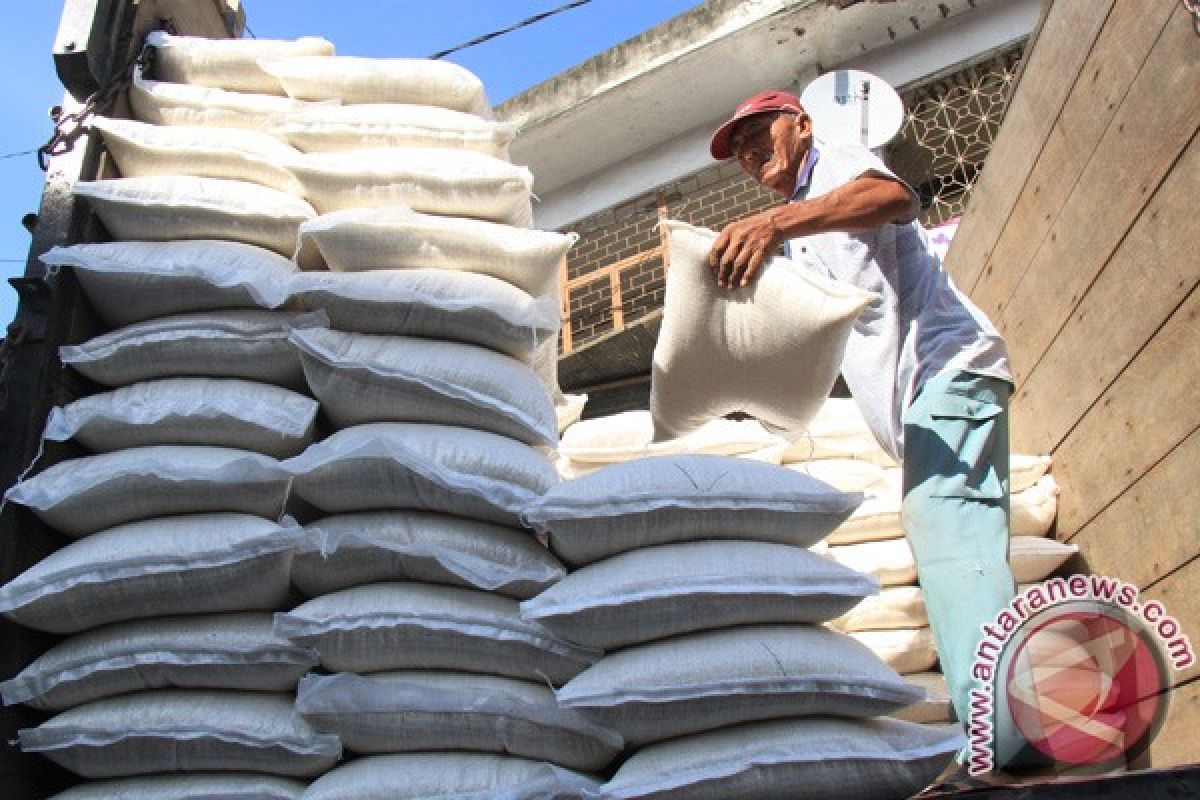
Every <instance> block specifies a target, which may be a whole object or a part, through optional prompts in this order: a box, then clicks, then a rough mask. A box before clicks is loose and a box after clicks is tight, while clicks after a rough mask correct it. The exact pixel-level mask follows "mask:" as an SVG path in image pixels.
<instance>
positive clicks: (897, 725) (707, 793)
mask: <svg viewBox="0 0 1200 800" xmlns="http://www.w3.org/2000/svg"><path fill="white" fill-rule="evenodd" d="M963 744H964V739H963V736H962V734H961V732H960V731H959V730H958V728H956V727H949V726H943V727H941V728H934V727H929V726H925V725H917V724H914V723H910V722H901V721H900V720H894V719H872V720H860V719H839V718H836V717H804V718H801V719H786V720H777V721H772V722H757V723H751V724H747V725H739V726H736V727H733V728H726V729H722V730H717V731H711V732H709V733H701V734H698V735H696V736H688V737H685V738H681V739H675V740H673V741H670V742H662V743H660V744H656V745H653V746H651V747H647V748H645V749H643V750H640V751H639V752H637V753H635V754H634V755H633V756H632V757H631V758H630V759H629V760H628V761H626V762H625V763H624V764H623V765H622V766H621V768H620V769H619V770H618V771H617V774H616V775H615V776H613V779H612V780H611V781H609V782H608V783H606V784H605V785H604V787H603V789H602V792H603V796H604V797H606V798H613V799H614V800H625V799H626V798H630V799H632V798H639V799H640V798H646V800H651V799H652V800H667V798H670V800H727V798H738V800H771V798H781V797H797V798H798V797H803V798H812V800H846V799H847V798H871V799H872V800H903V798H906V797H911V796H913V795H915V794H917V793H918V792H920V791H921V790H922V789H923V788H925V787H926V786H927V785H929V784H930V783H931V782H932V781H933V779H934V778H935V777H937V775H938V773H939V772H941V771H942V769H943V768H944V767H945V766H946V765H947V764H948V763H949V762H950V760H951V759H952V758H953V755H954V752H955V751H956V750H957V749H958V748H960V747H962V746H963Z"/></svg>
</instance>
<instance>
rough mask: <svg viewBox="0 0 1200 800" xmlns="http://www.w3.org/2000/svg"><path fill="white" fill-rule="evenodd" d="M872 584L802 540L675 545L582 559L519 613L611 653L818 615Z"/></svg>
mask: <svg viewBox="0 0 1200 800" xmlns="http://www.w3.org/2000/svg"><path fill="white" fill-rule="evenodd" d="M877 590H878V587H877V585H876V584H875V582H874V581H873V580H871V579H869V578H867V577H866V576H864V575H859V574H857V573H855V572H851V571H850V570H848V569H845V568H843V567H841V566H839V565H837V564H834V563H832V562H830V561H829V560H827V559H824V558H821V557H820V556H818V555H815V554H813V553H810V552H808V551H807V550H805V549H804V548H802V547H793V546H790V545H784V544H769V543H766V542H737V541H724V542H722V541H708V542H682V543H678V544H668V545H660V546H658V547H646V548H642V549H639V550H634V551H632V552H628V553H621V554H620V555H616V556H613V557H612V558H608V559H605V560H603V561H598V562H596V563H593V564H589V565H588V566H586V567H583V568H582V569H579V570H577V571H575V572H572V573H571V574H570V575H568V576H567V577H566V578H564V579H563V580H562V581H559V582H558V583H557V584H555V585H554V586H552V587H550V588H549V589H547V590H546V591H545V592H543V593H542V594H540V595H538V596H537V597H535V598H534V599H532V600H527V601H525V602H524V603H522V604H521V615H522V616H523V617H524V618H525V619H530V620H535V621H537V622H539V623H541V624H542V625H545V626H546V627H547V628H548V629H549V630H551V631H552V632H554V633H556V634H558V635H559V636H562V637H563V638H564V639H567V640H569V641H572V642H576V643H578V644H582V645H584V646H586V647H594V648H597V649H601V650H615V649H618V648H621V647H627V646H629V645H633V644H640V643H643V642H648V641H652V640H655V639H663V638H666V637H668V636H674V635H677V634H680V633H690V632H692V631H697V630H705V629H711V628H725V627H731V626H734V625H753V624H759V623H788V622H791V623H804V622H823V621H825V620H828V619H832V618H833V617H836V616H838V615H839V614H842V613H844V612H846V611H847V610H848V609H850V608H851V607H852V606H854V605H855V604H857V603H858V602H859V601H860V600H862V599H863V598H864V597H867V596H868V595H870V594H872V593H873V592H875V591H877Z"/></svg>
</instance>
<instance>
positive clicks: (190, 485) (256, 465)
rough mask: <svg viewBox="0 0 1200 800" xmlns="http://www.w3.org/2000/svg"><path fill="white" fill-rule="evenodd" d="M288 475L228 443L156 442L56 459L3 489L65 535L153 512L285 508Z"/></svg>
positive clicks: (274, 511)
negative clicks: (61, 459)
mask: <svg viewBox="0 0 1200 800" xmlns="http://www.w3.org/2000/svg"><path fill="white" fill-rule="evenodd" d="M287 491H288V473H287V472H286V471H285V470H284V469H283V468H282V467H281V466H280V465H279V462H278V461H276V460H275V459H274V458H271V457H270V456H264V455H262V454H260V453H251V452H249V451H247V450H236V449H234V448H230V447H200V446H191V445H158V446H154V447H136V448H131V449H129V450H117V451H114V452H111V453H101V454H99V455H94V456H83V457H82V458H74V459H68V460H67V461H61V462H59V463H58V464H55V465H54V466H51V467H48V468H47V469H45V470H43V471H41V472H39V473H38V474H37V475H34V476H33V477H31V478H26V479H25V480H23V481H21V482H20V483H18V484H17V485H15V486H13V487H12V488H10V489H9V490H8V491H7V492H6V493H5V495H4V497H5V499H6V500H8V501H9V502H13V503H19V504H21V505H23V506H28V507H29V508H30V509H31V510H32V511H33V512H34V513H35V514H37V515H38V517H40V518H41V519H42V520H43V521H44V522H45V523H46V524H47V525H49V526H50V527H52V528H54V529H55V530H57V531H60V532H62V533H65V534H67V535H68V536H86V535H87V534H90V533H93V532H94V531H98V530H102V529H104V528H109V527H112V526H113V525H120V524H122V523H125V522H133V521H135V520H140V519H148V518H151V517H165V516H170V515H175V514H195V513H200V512H208V511H212V512H216V511H238V512H242V513H246V514H255V515H257V516H260V517H277V516H279V515H280V514H281V513H282V512H283V504H284V500H285V499H286V497H287Z"/></svg>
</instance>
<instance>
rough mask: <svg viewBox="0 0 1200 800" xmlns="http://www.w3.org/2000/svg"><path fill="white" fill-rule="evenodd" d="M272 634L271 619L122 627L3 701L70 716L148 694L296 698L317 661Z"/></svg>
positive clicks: (46, 658) (37, 664) (23, 680)
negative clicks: (216, 692)
mask: <svg viewBox="0 0 1200 800" xmlns="http://www.w3.org/2000/svg"><path fill="white" fill-rule="evenodd" d="M271 627H272V618H271V615H270V614H269V613H266V612H235V613H228V614H198V615H192V616H186V617H159V618H156V619H149V620H136V621H132V622H117V623H114V624H112V625H106V626H104V627H101V628H95V629H93V630H89V631H84V632H83V633H80V634H77V635H75V636H74V637H72V638H70V639H67V640H66V641H64V642H62V643H60V644H58V645H56V646H54V647H52V648H51V649H50V650H48V651H47V652H46V653H45V654H43V655H42V656H41V657H40V658H38V659H37V660H36V661H34V662H33V663H32V664H30V665H29V666H28V667H26V668H25V669H23V670H22V671H21V673H20V674H19V675H17V676H16V677H15V678H13V679H11V680H8V681H5V682H4V683H0V694H2V695H3V697H4V702H5V704H6V705H11V704H13V703H27V704H28V705H31V706H33V707H34V708H40V709H49V710H62V709H65V708H70V707H72V706H77V705H81V704H83V703H88V702H91V701H92V700H98V699H100V698H102V697H111V696H112V695H118V694H126V693H128V692H137V691H145V690H147V689H163V688H205V689H246V690H251V691H260V692H263V691H265V692H282V691H291V690H293V689H295V688H296V685H297V684H298V683H299V682H300V678H302V677H303V676H304V674H305V673H306V672H307V671H308V670H309V669H311V668H312V667H314V666H316V665H317V654H316V651H314V650H309V649H308V648H304V647H299V646H297V645H295V644H292V643H291V642H289V641H288V640H286V639H284V638H282V637H280V636H276V635H275V634H274V633H273V632H272V630H271Z"/></svg>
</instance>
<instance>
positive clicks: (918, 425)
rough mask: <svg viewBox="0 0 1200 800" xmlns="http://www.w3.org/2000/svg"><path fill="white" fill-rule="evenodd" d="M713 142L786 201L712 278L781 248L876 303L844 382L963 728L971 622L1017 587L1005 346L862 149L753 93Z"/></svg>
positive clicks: (717, 259) (730, 238)
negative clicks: (892, 500) (896, 475)
mask: <svg viewBox="0 0 1200 800" xmlns="http://www.w3.org/2000/svg"><path fill="white" fill-rule="evenodd" d="M710 149H711V152H712V155H713V157H714V158H716V159H718V160H725V159H729V158H736V159H738V161H739V162H740V163H741V165H742V169H743V170H744V171H745V172H746V174H747V175H749V176H750V177H751V178H753V179H754V180H755V181H756V182H758V183H759V184H761V185H763V186H766V187H768V188H770V189H772V190H773V191H775V192H776V193H778V194H779V195H781V196H782V197H783V198H784V199H785V200H787V201H788V202H787V203H785V204H784V205H782V206H779V207H776V208H771V209H768V210H767V211H763V212H761V213H758V214H755V215H753V216H750V217H747V218H745V219H742V220H740V221H738V222H734V223H732V224H730V225H729V226H727V227H726V228H725V229H724V231H722V233H721V235H720V236H719V237H718V239H717V241H716V242H715V244H714V245H713V248H712V251H711V253H710V255H709V264H710V266H711V267H712V270H713V273H714V275H715V279H716V280H717V282H718V284H720V285H721V286H724V287H728V288H731V289H732V288H737V287H742V286H746V285H748V284H749V283H750V282H751V281H753V280H754V278H755V276H756V275H757V274H758V272H759V270H761V269H762V268H763V265H764V264H765V263H766V262H767V260H768V259H769V258H770V256H772V255H773V254H774V253H775V252H776V251H777V250H778V249H779V248H780V246H785V247H786V248H787V249H788V251H789V254H790V255H791V256H792V257H793V258H794V259H795V260H798V261H800V262H803V263H806V264H808V265H810V266H811V267H813V268H814V269H818V270H822V271H824V272H826V273H827V274H829V275H830V276H832V277H834V278H836V279H838V280H842V281H845V282H848V283H852V284H854V285H856V286H858V287H860V288H863V289H867V290H869V291H871V292H874V293H876V295H877V297H878V299H877V300H876V301H875V302H874V303H873V304H872V305H871V306H869V307H868V308H867V309H866V311H864V312H863V315H862V316H861V317H860V318H859V320H858V321H857V323H856V324H855V328H854V331H853V332H852V333H851V336H850V340H849V342H848V344H847V347H846V355H845V359H844V362H843V365H842V374H843V376H844V378H845V379H846V383H847V385H848V386H849V387H850V391H851V393H852V394H853V395H854V397H855V400H856V401H857V404H858V406H859V408H860V409H861V410H862V412H863V415H864V416H865V417H866V419H867V422H868V423H869V424H870V426H871V429H872V431H873V432H874V433H875V436H876V438H877V439H878V440H879V442H880V444H881V445H882V446H883V447H884V449H886V450H888V451H889V452H890V453H891V454H892V455H893V456H895V457H896V458H897V459H901V458H902V459H903V461H902V463H903V471H904V507H903V519H904V528H905V532H906V534H907V536H908V540H909V543H910V544H911V546H912V549H913V553H914V554H915V556H916V562H917V570H918V574H919V576H920V581H921V585H922V587H923V588H924V593H925V600H926V605H927V608H928V611H929V619H930V624H931V626H932V628H933V633H934V636H935V637H936V639H937V643H938V650H939V653H940V657H941V663H942V670H943V672H944V673H945V675H946V679H947V683H948V685H949V688H950V693H951V698H952V700H953V703H954V707H955V710H956V711H957V712H958V716H959V719H960V720H964V721H965V720H966V719H968V714H969V710H970V701H969V692H970V689H971V688H972V685H973V683H972V680H973V679H972V676H971V668H972V664H973V661H974V653H975V650H976V648H977V646H978V643H979V640H980V626H981V625H983V624H985V623H987V622H989V621H991V620H992V619H994V618H995V616H996V615H997V614H998V613H999V612H1000V610H1001V609H1002V608H1003V607H1004V606H1005V605H1007V604H1008V602H1009V601H1010V600H1011V599H1012V597H1013V594H1014V591H1015V586H1014V583H1013V578H1012V573H1011V571H1010V569H1009V566H1008V504H1009V497H1008V396H1009V392H1010V390H1011V380H1012V378H1011V374H1010V372H1009V368H1008V360H1007V352H1006V350H1005V347H1004V342H1003V340H1002V339H1001V338H1000V336H999V334H998V333H997V332H996V330H995V328H993V327H992V325H991V323H990V322H989V321H988V320H987V318H986V317H985V316H984V315H983V313H982V312H981V311H979V309H977V308H976V307H975V306H974V305H973V304H972V303H971V302H970V300H968V299H967V298H966V297H965V296H964V295H963V294H962V293H960V292H959V291H958V290H957V289H956V288H955V287H954V285H953V284H952V283H951V281H950V279H949V277H948V276H947V275H946V274H945V273H944V272H943V271H942V269H941V264H940V262H939V260H938V258H937V256H936V255H934V254H933V252H932V250H931V248H930V246H929V242H928V239H927V238H926V235H925V231H924V230H923V229H922V227H921V225H920V223H918V222H917V221H916V215H917V212H918V211H919V208H920V204H919V202H918V200H917V196H916V193H915V192H913V190H912V189H911V188H910V187H909V186H908V185H907V184H905V183H904V182H903V181H902V180H900V179H899V178H898V177H896V175H895V174H893V173H892V172H891V170H889V169H888V168H887V167H886V166H885V165H884V164H883V162H882V161H881V160H879V159H878V158H877V157H876V156H875V155H874V154H872V153H871V152H870V151H869V150H867V149H866V148H864V147H861V146H858V145H855V144H841V143H837V144H833V143H830V144H822V146H821V147H820V148H818V147H817V146H815V145H814V143H813V132H812V120H811V119H810V118H809V116H808V115H807V114H806V113H805V111H804V109H803V108H802V107H801V106H800V103H799V101H798V100H797V99H796V97H795V96H793V95H790V94H787V93H786V92H763V93H760V94H757V95H755V96H753V97H751V98H749V99H748V100H747V101H746V102H744V103H742V104H741V105H740V106H738V108H737V110H736V111H735V112H734V114H733V116H732V117H731V118H730V119H729V120H728V121H727V122H726V123H725V124H723V125H722V126H721V127H720V128H718V129H717V131H716V133H715V134H714V135H713V137H712V143H711V146H710ZM768 268H769V267H768ZM797 367H798V368H799V367H800V365H797Z"/></svg>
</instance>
